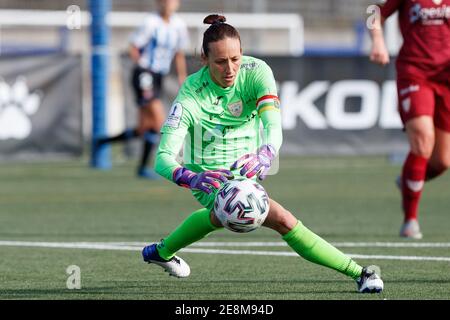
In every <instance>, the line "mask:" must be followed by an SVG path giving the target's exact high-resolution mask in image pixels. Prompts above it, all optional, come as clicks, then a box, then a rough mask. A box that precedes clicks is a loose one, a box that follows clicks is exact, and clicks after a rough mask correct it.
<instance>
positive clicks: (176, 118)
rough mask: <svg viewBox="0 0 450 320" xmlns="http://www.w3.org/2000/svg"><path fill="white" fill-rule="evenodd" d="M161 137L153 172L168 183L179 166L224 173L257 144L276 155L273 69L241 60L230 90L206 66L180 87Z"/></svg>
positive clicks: (256, 61) (278, 137)
mask: <svg viewBox="0 0 450 320" xmlns="http://www.w3.org/2000/svg"><path fill="white" fill-rule="evenodd" d="M261 124H262V125H261ZM161 134H162V135H161V141H160V145H159V149H158V153H157V156H156V163H155V169H156V171H157V172H158V173H159V174H161V175H162V176H164V177H166V178H167V179H169V180H173V178H172V175H173V172H174V170H175V169H176V168H178V167H180V166H181V165H182V166H184V167H186V168H187V169H189V170H192V171H194V172H201V171H206V170H214V169H219V168H226V169H229V167H230V165H231V164H232V163H233V162H234V161H236V160H237V159H238V158H239V157H240V156H242V155H244V154H247V153H252V152H255V151H256V150H257V148H258V147H259V146H260V145H262V144H271V145H272V146H273V147H274V148H275V150H276V152H278V150H279V148H280V146H281V141H282V133H281V117H280V110H279V101H278V98H277V89H276V84H275V79H274V77H273V73H272V70H271V69H270V67H269V66H268V65H267V64H266V63H265V62H264V61H262V60H260V59H256V58H253V57H249V56H243V57H242V63H241V66H240V70H239V72H238V74H237V76H236V80H235V82H234V84H233V86H231V87H227V88H222V87H220V86H218V85H217V84H216V83H214V82H213V80H212V79H211V77H210V72H209V68H208V67H203V68H201V69H200V70H199V71H198V72H196V73H194V74H192V75H190V76H189V77H188V78H187V79H186V81H185V82H184V83H183V85H182V87H181V89H180V91H179V93H178V95H177V97H176V99H175V101H174V103H173V105H172V108H171V110H170V112H169V114H168V116H167V119H166V122H165V123H164V125H163V127H162V129H161ZM183 144H184V147H183V152H182V153H183V155H182V157H183V158H182V159H183V160H182V163H181V164H180V162H178V160H177V156H178V154H179V152H180V150H181V147H182V146H183Z"/></svg>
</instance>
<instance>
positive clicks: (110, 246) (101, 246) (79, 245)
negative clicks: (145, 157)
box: [0, 241, 450, 262]
mask: <svg viewBox="0 0 450 320" xmlns="http://www.w3.org/2000/svg"><path fill="white" fill-rule="evenodd" d="M128 244H129V243H128ZM0 246H13V247H40V248H61V249H97V250H123V251H141V250H142V246H141V245H139V246H137V245H124V244H117V243H101V242H93V243H89V242H33V241H0ZM180 251H181V252H189V253H209V254H239V255H243V254H245V255H265V256H289V257H297V256H298V254H297V253H295V252H292V251H289V252H287V251H259V250H258V251H251V250H223V249H200V248H199V249H194V248H185V249H181V250H180ZM348 255H349V256H350V257H352V258H359V259H379V260H414V261H449V262H450V257H428V256H392V255H362V254H348Z"/></svg>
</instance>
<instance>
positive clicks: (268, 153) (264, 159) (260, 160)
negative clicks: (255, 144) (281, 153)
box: [231, 144, 275, 180]
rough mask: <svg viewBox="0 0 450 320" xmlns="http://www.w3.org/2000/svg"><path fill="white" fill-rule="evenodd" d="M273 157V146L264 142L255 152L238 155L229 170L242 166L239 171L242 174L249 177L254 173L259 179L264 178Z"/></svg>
mask: <svg viewBox="0 0 450 320" xmlns="http://www.w3.org/2000/svg"><path fill="white" fill-rule="evenodd" d="M274 158H275V148H274V147H273V146H272V145H270V144H265V145H262V146H261V147H260V148H259V149H258V151H257V152H256V154H255V153H248V154H245V155H243V156H242V157H240V158H239V159H238V160H237V161H236V162H234V163H233V164H232V165H231V170H235V169H239V168H241V167H242V169H241V171H240V172H239V173H240V174H241V175H242V176H246V177H247V178H251V177H253V176H254V175H256V176H257V177H258V179H259V180H264V179H265V178H266V176H267V172H268V171H269V169H270V166H271V165H272V160H273V159H274Z"/></svg>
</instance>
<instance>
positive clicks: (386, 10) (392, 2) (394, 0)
mask: <svg viewBox="0 0 450 320" xmlns="http://www.w3.org/2000/svg"><path fill="white" fill-rule="evenodd" d="M403 1H404V0H384V1H380V3H379V4H378V6H379V7H380V14H381V16H382V17H383V18H388V17H389V16H390V15H391V14H393V13H394V12H395V11H397V9H398V8H399V7H400V5H401V4H402V2H403Z"/></svg>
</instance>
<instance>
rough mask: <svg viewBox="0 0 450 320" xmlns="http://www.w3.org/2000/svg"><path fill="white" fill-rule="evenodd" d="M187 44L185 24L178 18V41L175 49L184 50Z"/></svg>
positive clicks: (187, 36)
mask: <svg viewBox="0 0 450 320" xmlns="http://www.w3.org/2000/svg"><path fill="white" fill-rule="evenodd" d="M188 46H189V34H188V30H187V27H186V24H185V23H184V21H183V20H180V23H179V27H178V41H177V49H176V51H185V50H186V49H187V47H188Z"/></svg>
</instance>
